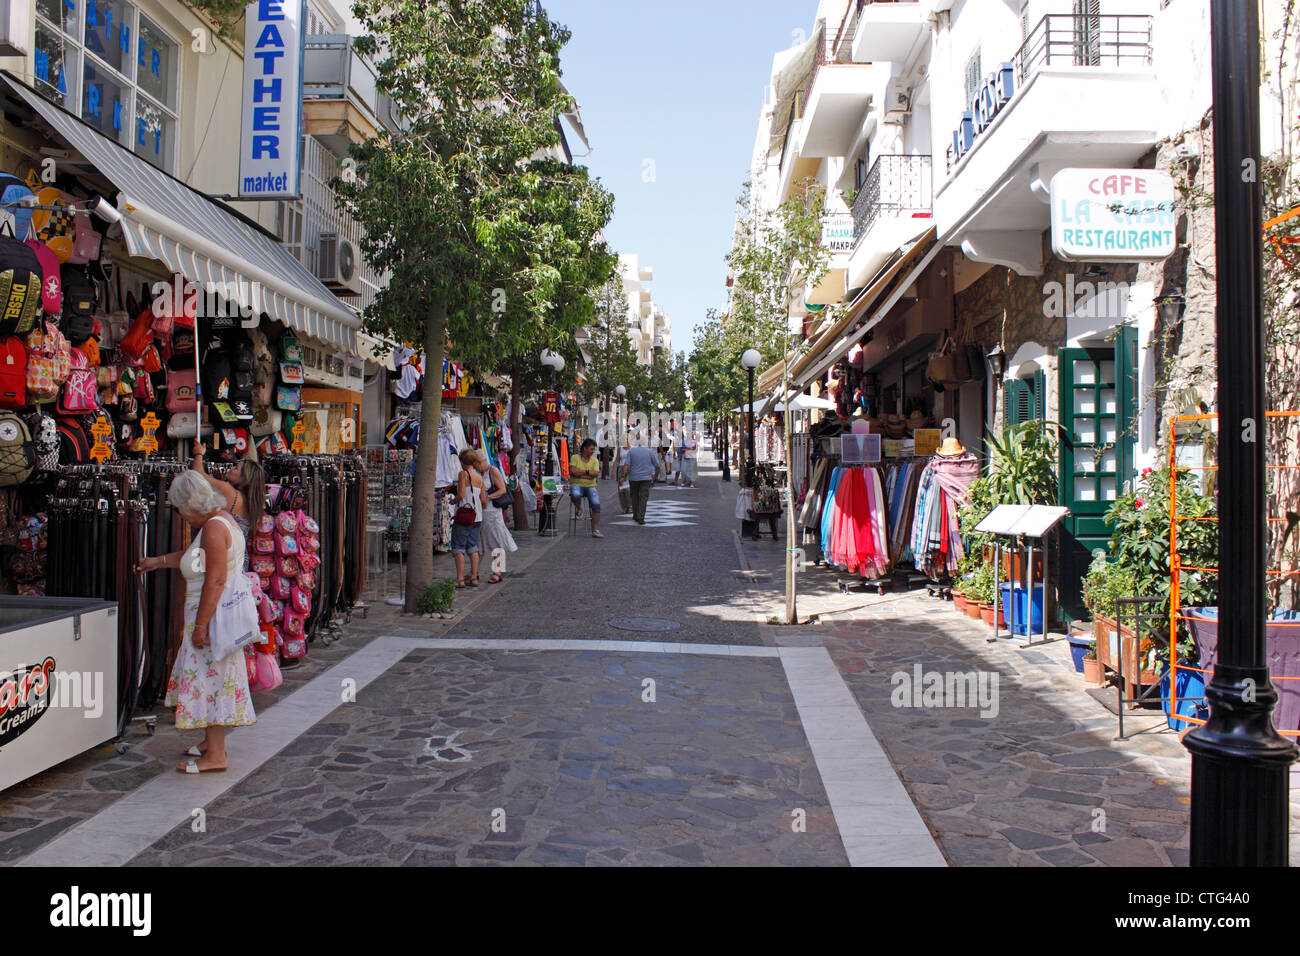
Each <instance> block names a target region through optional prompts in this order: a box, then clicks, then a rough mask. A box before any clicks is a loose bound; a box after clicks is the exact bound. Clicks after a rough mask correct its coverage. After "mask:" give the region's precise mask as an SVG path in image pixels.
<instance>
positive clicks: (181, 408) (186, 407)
mask: <svg viewBox="0 0 1300 956" xmlns="http://www.w3.org/2000/svg"><path fill="white" fill-rule="evenodd" d="M197 382H198V375H197V374H196V373H195V371H194V369H192V368H187V369H182V370H180V371H177V370H175V369H168V371H167V411H169V412H171V413H172V414H173V415H175V414H177V413H179V412H193V411H196V410H197V409H198V402H199V400H198V393H197V390H196V384H197Z"/></svg>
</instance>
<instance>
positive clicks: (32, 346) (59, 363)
mask: <svg viewBox="0 0 1300 956" xmlns="http://www.w3.org/2000/svg"><path fill="white" fill-rule="evenodd" d="M71 371H72V348H71V347H70V346H69V345H68V340H67V339H65V338H64V337H63V333H62V332H60V331H59V328H58V326H56V325H55V324H54V323H53V322H50V321H42V322H39V323H37V326H36V328H34V329H32V331H31V333H30V334H29V335H28V336H27V399H28V401H31V402H52V401H54V400H55V399H56V398H58V397H59V389H61V388H62V387H63V383H64V382H66V381H67V380H68V373H69V372H71Z"/></svg>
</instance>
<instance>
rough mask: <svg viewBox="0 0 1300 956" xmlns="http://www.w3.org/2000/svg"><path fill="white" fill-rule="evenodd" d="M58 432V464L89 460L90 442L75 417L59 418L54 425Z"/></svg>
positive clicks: (78, 462)
mask: <svg viewBox="0 0 1300 956" xmlns="http://www.w3.org/2000/svg"><path fill="white" fill-rule="evenodd" d="M55 427H56V428H57V429H58V432H59V464H60V465H84V464H86V463H87V462H88V461H90V442H88V441H86V433H85V432H84V431H82V429H81V426H80V425H79V424H78V423H77V420H76V419H75V418H60V419H59V422H58V424H57V425H56V426H55Z"/></svg>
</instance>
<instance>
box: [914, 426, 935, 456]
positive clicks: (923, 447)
mask: <svg viewBox="0 0 1300 956" xmlns="http://www.w3.org/2000/svg"><path fill="white" fill-rule="evenodd" d="M912 437H913V438H914V439H915V440H916V454H918V455H933V454H934V453H935V452H937V451H938V450H939V442H940V441H942V440H943V432H941V431H940V430H939V429H937V428H918V429H917V430H916V431H914V432H913V433H912Z"/></svg>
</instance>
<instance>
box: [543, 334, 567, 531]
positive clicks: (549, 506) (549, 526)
mask: <svg viewBox="0 0 1300 956" xmlns="http://www.w3.org/2000/svg"><path fill="white" fill-rule="evenodd" d="M542 365H544V366H545V367H546V368H549V369H550V370H551V391H552V392H553V391H555V376H556V374H557V373H559V372H562V371H564V356H563V355H561V354H559V353H558V352H552V351H551V350H550V349H543V350H542ZM553 432H554V429H553V428H552V427H551V422H549V421H548V422H547V423H546V470H545V471H544V472H543V474H544V475H553V474H554V471H553V469H554V467H555V444H554V441H553V438H554V435H553ZM544 498H545V501H546V510H545V512H544V518H545V520H543V521H539V522H538V523H537V533H538V534H546V533H547V532H550V533H551V534H554V533H555V496H554V495H545V496H544Z"/></svg>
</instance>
